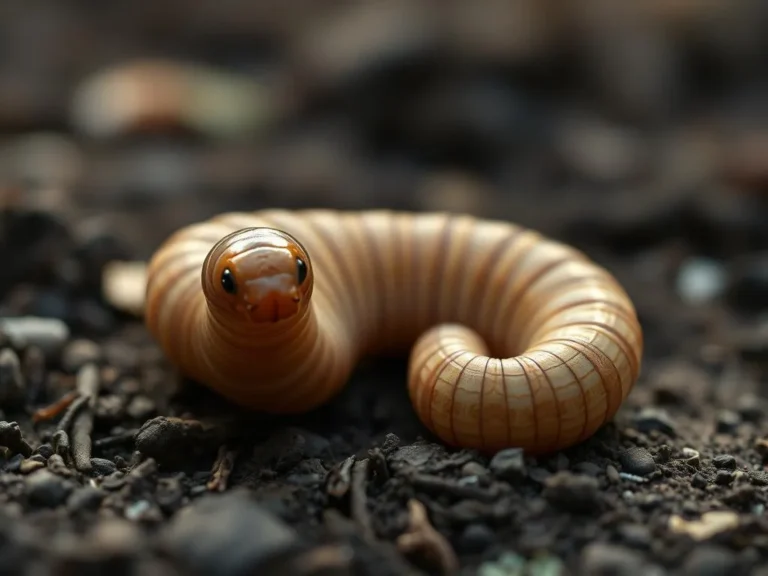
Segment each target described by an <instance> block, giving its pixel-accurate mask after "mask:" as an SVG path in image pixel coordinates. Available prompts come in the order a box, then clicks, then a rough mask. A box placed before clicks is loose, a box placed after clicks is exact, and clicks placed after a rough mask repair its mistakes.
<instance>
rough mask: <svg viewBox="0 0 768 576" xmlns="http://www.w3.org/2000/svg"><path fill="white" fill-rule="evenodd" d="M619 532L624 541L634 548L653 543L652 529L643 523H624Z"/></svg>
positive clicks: (645, 546) (644, 546)
mask: <svg viewBox="0 0 768 576" xmlns="http://www.w3.org/2000/svg"><path fill="white" fill-rule="evenodd" d="M619 534H620V535H621V538H622V539H623V540H624V542H625V543H626V544H627V545H629V546H631V547H633V548H648V547H649V546H650V545H651V531H650V529H649V528H648V526H644V525H642V524H622V525H621V526H620V527H619Z"/></svg>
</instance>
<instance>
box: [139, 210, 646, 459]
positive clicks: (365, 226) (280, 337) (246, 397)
mask: <svg viewBox="0 0 768 576" xmlns="http://www.w3.org/2000/svg"><path fill="white" fill-rule="evenodd" d="M254 227H266V228H270V229H276V230H282V231H285V232H287V233H288V234H289V235H290V236H289V237H288V242H289V243H290V242H291V237H292V238H293V239H295V240H296V244H297V245H298V247H297V248H296V250H299V252H297V253H304V252H302V251H305V256H307V258H306V259H307V260H308V262H307V264H308V266H309V267H310V272H309V278H308V280H306V281H305V282H304V284H303V285H302V290H306V293H304V294H303V296H302V298H301V303H300V304H298V305H297V306H299V312H297V313H296V314H293V315H292V316H290V317H287V318H285V319H282V320H281V321H280V322H259V323H255V322H249V321H247V320H244V319H243V318H242V314H240V313H238V314H235V313H234V312H231V310H229V308H227V307H226V306H224V305H223V302H224V298H225V297H227V295H223V294H220V293H218V292H217V290H218V289H219V288H218V287H217V286H218V285H217V284H216V282H217V278H218V276H216V275H215V274H220V272H218V271H214V268H213V267H214V265H215V262H216V261H217V258H218V259H221V258H223V256H220V255H217V254H223V251H224V248H222V246H224V245H226V246H228V247H229V248H227V249H228V250H229V251H228V252H227V253H228V254H229V256H227V258H229V257H230V256H231V255H232V254H235V253H236V252H237V250H238V249H239V248H237V246H238V245H233V242H234V241H235V240H236V239H238V238H239V237H240V236H238V234H245V232H243V233H237V232H236V231H238V230H240V229H250V228H254ZM233 233H234V234H233ZM227 235H231V236H229V237H228V238H229V239H228V240H226V241H224V242H220V241H221V240H222V238H224V237H226V236H227ZM215 245H218V246H219V248H218V249H215V248H214V246H215ZM212 248H214V250H213V253H212ZM217 250H218V252H217ZM209 253H211V255H210V256H209ZM265 257H266V256H265ZM227 262H229V260H227ZM217 270H218V269H217ZM214 272H215V274H214ZM245 275H247V274H246V273H244V272H240V276H241V278H240V279H239V280H240V281H244V279H243V278H242V276H245ZM201 278H202V283H201ZM212 279H213V280H212ZM292 290H293V292H292V293H293V294H296V289H295V287H294V288H292ZM220 299H221V301H220ZM294 300H295V301H298V297H296V298H294ZM270 302H271V303H272V304H271V305H272V306H273V308H274V311H275V312H274V313H275V314H276V315H279V314H283V315H285V314H288V313H287V312H285V313H284V312H282V311H281V310H282V308H280V306H282V305H283V304H279V302H288V301H287V300H277V299H272V300H270ZM288 304H290V302H289V303H288ZM286 306H287V304H286ZM250 309H251V308H250V307H249V310H250ZM262 309H264V306H262ZM249 313H250V312H249ZM277 317H278V316H275V318H276V319H277ZM146 323H147V326H148V328H149V330H150V331H151V332H152V333H153V334H154V335H155V337H156V338H157V339H158V341H159V343H160V345H161V346H162V348H163V349H164V351H165V353H166V354H167V356H168V357H169V359H170V360H171V361H172V362H173V363H175V364H176V365H177V366H178V367H179V369H180V370H181V371H182V372H183V373H185V374H186V375H188V376H190V377H191V378H193V379H195V380H197V381H199V382H201V383H203V384H206V385H208V386H210V387H211V388H212V389H214V390H216V391H218V392H219V393H221V394H223V395H224V396H226V397H228V398H230V399H231V400H233V401H235V402H237V403H239V404H241V405H243V406H246V407H249V408H253V409H256V410H261V411H266V412H272V413H296V412H303V411H307V410H310V409H313V408H315V407H317V406H319V405H321V404H323V403H325V402H326V401H328V400H329V399H330V398H332V397H333V396H334V395H335V394H336V393H338V392H339V391H340V389H341V388H342V387H343V386H344V385H345V384H346V382H347V380H348V378H349V376H350V374H351V372H352V371H353V370H354V368H355V365H356V363H357V362H358V360H359V359H360V358H362V357H363V356H364V355H368V354H376V353H378V352H382V351H384V350H408V349H409V348H410V361H409V370H408V390H409V394H410V398H411V400H412V402H413V406H414V408H415V410H416V412H417V413H418V416H419V417H420V419H421V421H422V422H423V423H424V424H425V425H426V426H427V427H428V428H429V429H430V430H431V431H432V432H434V433H435V434H436V435H437V436H438V437H440V438H441V439H442V440H443V441H444V442H445V443H447V444H449V445H453V446H462V447H470V448H477V449H480V450H483V451H488V452H492V451H496V450H499V449H501V448H505V447H510V446H518V447H523V448H525V449H526V450H527V451H528V452H529V453H534V454H536V453H544V452H551V451H555V450H558V449H562V448H565V447H568V446H571V445H574V444H576V443H578V442H581V441H583V440H585V439H586V438H588V437H590V436H591V435H592V434H594V433H595V432H596V431H597V430H598V428H599V427H600V426H602V425H603V424H604V423H605V422H607V421H608V420H610V419H611V418H612V417H613V416H614V414H615V413H616V411H617V410H618V409H619V407H620V405H621V404H622V402H623V400H624V399H625V398H626V396H627V394H628V393H629V392H630V390H631V389H632V387H633V385H634V383H635V381H636V379H637V377H638V374H639V371H640V367H641V357H642V351H643V336H642V330H641V327H640V324H639V321H638V319H637V316H636V313H635V309H634V307H633V304H632V302H631V300H630V298H629V296H628V295H627V294H626V293H625V291H624V290H623V288H622V287H621V286H620V285H619V284H618V283H617V281H616V280H615V279H614V277H613V276H612V275H611V274H610V273H609V272H608V271H606V270H605V269H603V268H602V267H600V266H598V265H597V264H595V263H594V262H592V261H591V260H589V259H588V258H587V257H586V256H585V255H584V254H583V253H581V252H580V251H578V250H576V249H574V248H572V247H569V246H567V245H564V244H562V243H559V242H556V241H553V240H551V239H548V238H546V237H543V236H542V235H540V234H538V233H537V232H535V231H532V230H529V229H525V228H523V227H520V226H516V225H514V224H510V223H506V222H500V221H489V220H480V219H476V218H474V217H470V216H460V215H452V214H447V213H433V214H421V213H403V212H390V211H369V212H335V211H330V210H304V211H296V212H292V211H286V210H265V211H260V212H253V213H227V214H222V215H219V216H217V217H215V218H212V219H211V220H208V221H205V222H201V223H197V224H194V225H190V226H188V227H186V228H184V229H181V230H179V231H178V232H176V233H175V234H174V235H173V236H172V237H171V238H169V239H168V240H167V241H166V242H165V243H164V244H163V245H162V246H161V247H160V248H159V249H158V251H157V252H156V253H155V255H154V257H153V258H152V261H151V262H150V266H149V282H148V286H147V307H146Z"/></svg>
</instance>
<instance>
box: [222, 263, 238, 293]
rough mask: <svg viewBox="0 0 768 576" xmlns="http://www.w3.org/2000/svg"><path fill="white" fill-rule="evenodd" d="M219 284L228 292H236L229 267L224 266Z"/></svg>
mask: <svg viewBox="0 0 768 576" xmlns="http://www.w3.org/2000/svg"><path fill="white" fill-rule="evenodd" d="M221 285H222V287H223V288H224V291H225V292H227V293H229V294H234V293H235V292H237V286H236V285H235V275H234V274H232V271H231V270H230V269H229V268H226V269H225V270H224V272H222V273H221Z"/></svg>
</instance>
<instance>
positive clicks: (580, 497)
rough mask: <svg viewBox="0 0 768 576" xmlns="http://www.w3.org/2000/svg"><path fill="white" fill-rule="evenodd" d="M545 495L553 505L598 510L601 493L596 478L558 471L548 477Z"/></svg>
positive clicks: (588, 510) (583, 510)
mask: <svg viewBox="0 0 768 576" xmlns="http://www.w3.org/2000/svg"><path fill="white" fill-rule="evenodd" d="M544 486H545V488H544V492H543V496H544V498H546V499H547V500H548V501H549V503H550V504H552V505H553V506H555V507H557V508H560V509H563V510H568V511H571V512H590V511H592V512H596V511H597V510H598V508H599V506H600V502H601V494H600V490H599V487H600V485H599V483H598V481H597V479H596V478H592V477H591V476H585V475H582V474H573V473H572V472H557V473H556V474H553V475H552V476H550V477H549V478H547V480H546V482H545V484H544Z"/></svg>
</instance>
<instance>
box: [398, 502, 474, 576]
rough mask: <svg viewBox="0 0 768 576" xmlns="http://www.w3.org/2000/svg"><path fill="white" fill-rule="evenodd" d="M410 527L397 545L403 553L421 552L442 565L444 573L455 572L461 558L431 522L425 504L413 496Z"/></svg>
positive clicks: (409, 508)
mask: <svg viewBox="0 0 768 576" xmlns="http://www.w3.org/2000/svg"><path fill="white" fill-rule="evenodd" d="M408 511H409V513H410V518H409V520H408V529H407V530H406V531H405V532H403V533H402V534H401V535H400V536H399V537H398V538H397V547H398V549H399V550H400V552H402V553H403V554H413V553H415V552H419V553H421V554H423V555H424V556H425V557H426V558H428V559H430V560H431V561H432V562H434V563H435V564H436V565H437V566H439V567H440V569H441V570H442V573H443V574H454V573H455V572H457V571H458V569H459V560H458V558H457V557H456V553H455V552H454V551H453V548H451V545H450V544H449V543H448V541H447V540H446V539H445V538H444V537H443V535H442V534H440V533H439V532H438V531H437V530H435V529H434V527H433V526H432V524H430V523H429V516H428V515H427V510H426V508H425V507H424V505H423V504H422V503H421V502H419V501H418V500H416V499H415V498H412V499H411V500H409V501H408Z"/></svg>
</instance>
